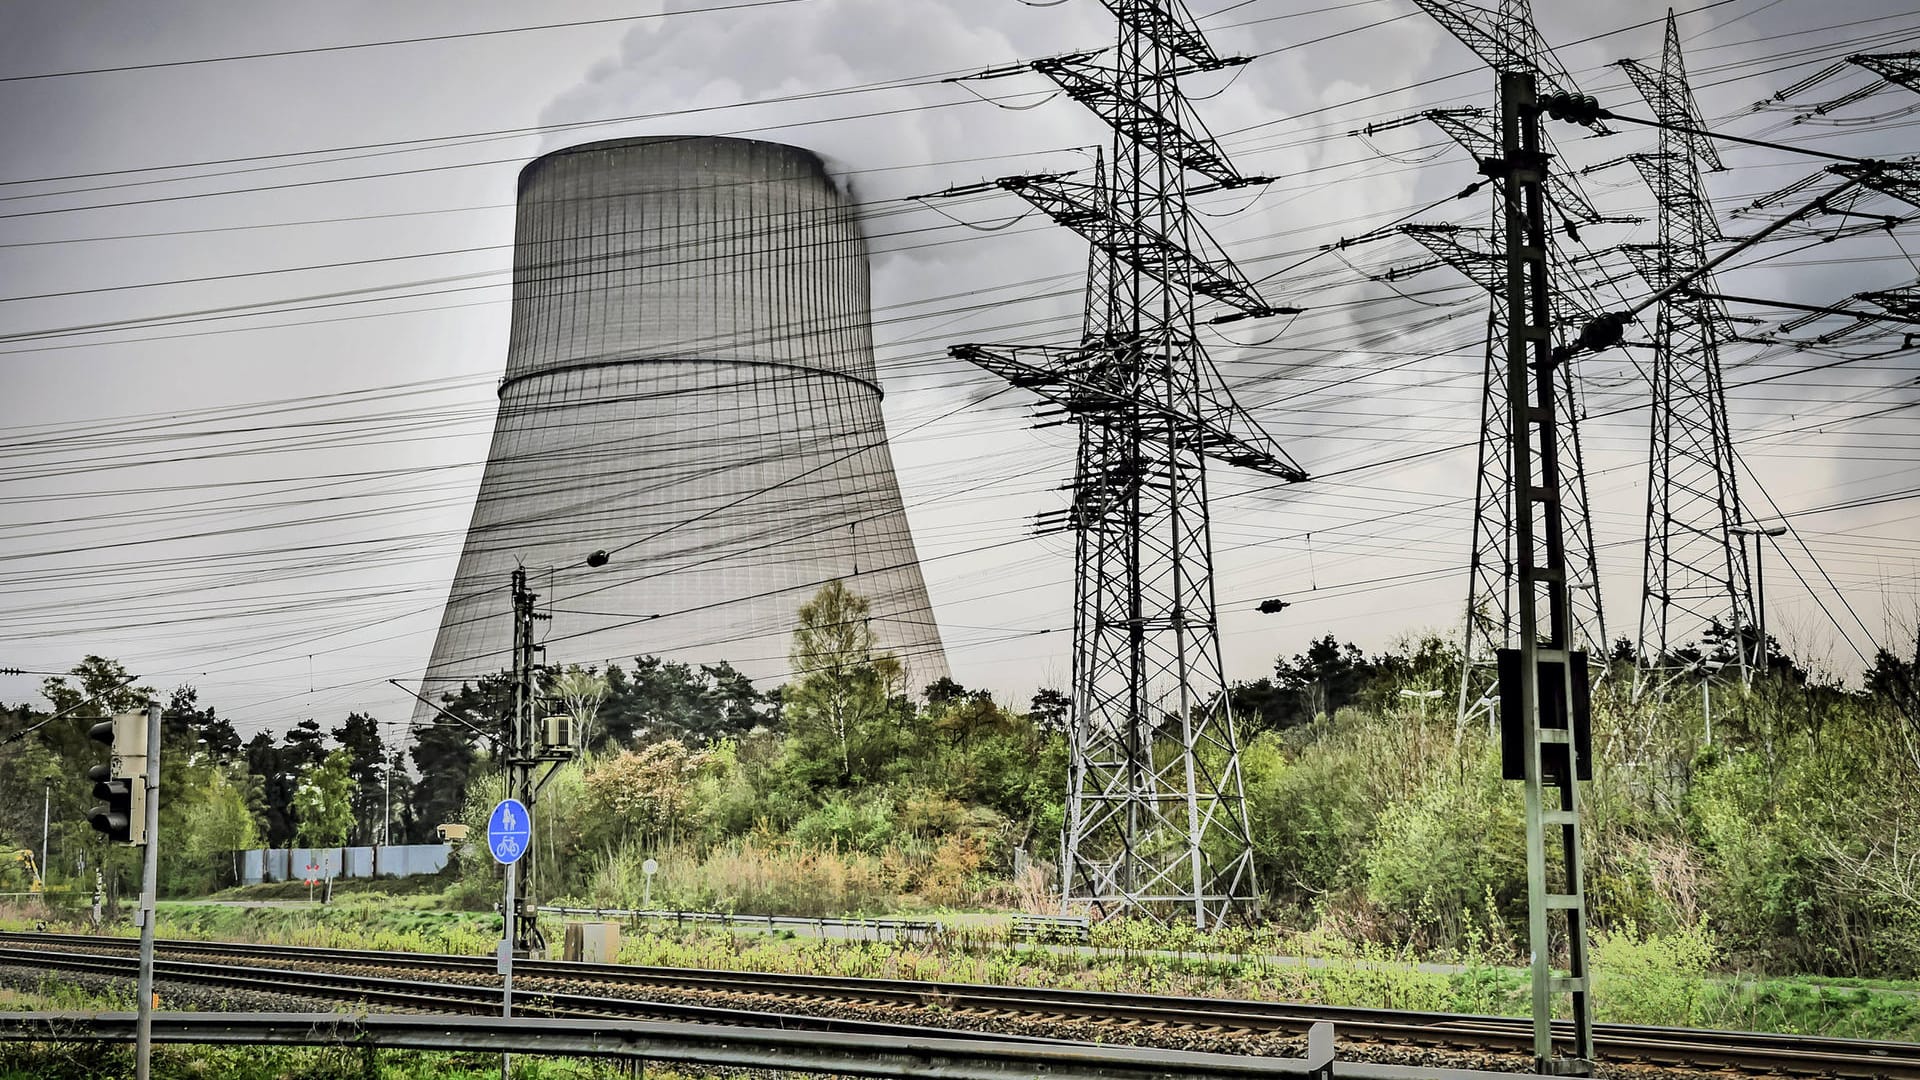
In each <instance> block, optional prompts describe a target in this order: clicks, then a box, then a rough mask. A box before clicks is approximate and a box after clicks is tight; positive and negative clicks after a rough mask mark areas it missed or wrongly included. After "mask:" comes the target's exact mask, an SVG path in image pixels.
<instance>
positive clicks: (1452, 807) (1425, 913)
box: [1367, 754, 1527, 941]
mask: <svg viewBox="0 0 1920 1080" xmlns="http://www.w3.org/2000/svg"><path fill="white" fill-rule="evenodd" d="M1469 770H1470V771H1468V772H1467V773H1466V774H1465V775H1463V776H1453V775H1447V774H1441V775H1439V776H1437V777H1435V778H1433V780H1432V781H1431V782H1429V783H1428V784H1426V785H1425V786H1423V787H1422V788H1421V790H1420V791H1419V792H1418V793H1417V794H1415V796H1414V797H1413V798H1412V799H1409V800H1407V801H1405V802H1400V803H1395V804H1393V805H1392V806H1390V807H1389V808H1388V809H1387V810H1386V811H1385V812H1384V813H1383V814H1382V815H1381V816H1380V820H1379V823H1378V829H1377V832H1376V834H1375V837H1374V842H1373V845H1372V847H1371V849H1370V850H1369V851H1368V853H1367V898H1368V899H1369V900H1371V901H1373V902H1374V903H1375V904H1377V905H1379V906H1380V907H1382V908H1384V909H1386V911H1387V912H1390V913H1393V914H1395V915H1397V916H1398V917H1400V918H1403V919H1407V920H1408V921H1409V923H1410V924H1412V925H1416V926H1418V925H1422V924H1424V925H1425V926H1426V927H1428V928H1430V929H1431V930H1432V931H1434V933H1435V937H1436V938H1437V939H1439V940H1443V941H1452V940H1457V939H1458V938H1459V937H1460V936H1461V935H1462V934H1463V933H1464V932H1465V931H1467V930H1468V929H1469V928H1482V929H1487V927H1486V915H1487V912H1486V908H1487V904H1486V901H1487V899H1488V898H1489V897H1491V898H1492V906H1493V907H1494V909H1495V910H1496V911H1498V912H1499V913H1500V914H1501V915H1504V916H1508V917H1521V916H1524V912H1525V905H1526V880H1527V878H1526V854H1525V846H1524V844H1523V840H1524V838H1525V835H1526V819H1525V815H1524V813H1523V810H1522V807H1521V805H1520V793H1519V791H1518V790H1516V787H1515V785H1512V784H1507V783H1505V782H1503V781H1502V780H1501V779H1500V773H1499V763H1498V761H1497V760H1495V759H1494V758H1493V755H1491V754H1488V755H1486V756H1485V757H1483V758H1482V759H1481V760H1479V761H1476V762H1471V763H1469Z"/></svg>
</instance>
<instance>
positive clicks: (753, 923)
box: [540, 904, 946, 941]
mask: <svg viewBox="0 0 1920 1080" xmlns="http://www.w3.org/2000/svg"><path fill="white" fill-rule="evenodd" d="M540 911H541V913H542V914H547V915H571V916H576V917H584V918H594V919H619V920H622V921H624V922H641V921H653V922H670V923H673V924H674V925H676V926H698V925H709V926H728V927H743V928H746V929H765V930H779V929H783V928H784V929H795V930H799V929H811V930H813V931H815V932H816V933H818V934H819V935H820V936H822V937H825V936H827V935H826V932H827V931H828V930H829V929H832V930H838V931H840V934H841V936H843V937H848V938H863V939H866V940H870V941H925V940H927V939H929V938H937V937H940V936H941V935H943V934H945V933H946V927H945V926H944V925H943V924H941V923H939V922H935V921H934V920H932V919H840V918H807V917H805V916H800V915H741V914H736V913H733V912H726V911H666V910H658V909H647V910H641V909H635V908H578V907H556V906H551V905H545V904H543V905H541V907H540Z"/></svg>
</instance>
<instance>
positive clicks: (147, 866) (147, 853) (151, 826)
mask: <svg viewBox="0 0 1920 1080" xmlns="http://www.w3.org/2000/svg"><path fill="white" fill-rule="evenodd" d="M146 764H147V776H146V783H147V792H146V829H145V833H144V838H145V841H146V842H145V843H144V844H142V845H141V854H140V908H139V912H138V914H137V916H136V918H137V919H138V920H139V923H140V975H139V977H138V978H137V979H136V980H135V982H134V986H135V990H134V993H135V994H136V995H137V997H138V1000H137V1001H136V1002H135V1003H134V1007H135V1009H136V1014H135V1015H136V1019H135V1021H134V1024H135V1027H134V1050H133V1070H134V1080H148V1076H149V1075H150V1073H151V1072H152V1067H153V1062H152V1058H153V912H154V899H155V896H154V894H155V893H156V892H157V891H158V890H159V887H160V706H159V705H158V704H157V703H149V704H148V705H147V762H146Z"/></svg>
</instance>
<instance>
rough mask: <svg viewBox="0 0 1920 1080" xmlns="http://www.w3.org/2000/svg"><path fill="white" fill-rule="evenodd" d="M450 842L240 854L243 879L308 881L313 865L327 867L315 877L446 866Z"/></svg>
mask: <svg viewBox="0 0 1920 1080" xmlns="http://www.w3.org/2000/svg"><path fill="white" fill-rule="evenodd" d="M452 853H453V847H452V845H450V844H388V845H387V846H385V847H344V848H319V849H313V848H300V847H297V848H267V849H264V850H263V849H255V850H253V851H243V852H241V853H240V882H241V884H243V885H258V884H260V883H261V882H263V881H304V880H305V879H306V877H307V867H308V866H309V865H312V866H319V867H324V868H325V869H324V870H321V871H317V872H316V873H315V875H314V876H316V877H319V878H322V879H324V878H326V877H336V878H342V877H348V878H370V877H412V876H414V875H416V874H433V873H438V872H439V871H441V870H444V869H446V866H447V858H448V856H450V855H451V854H452Z"/></svg>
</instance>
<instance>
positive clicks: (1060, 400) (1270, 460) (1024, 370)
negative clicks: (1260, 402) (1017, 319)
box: [948, 344, 1307, 483]
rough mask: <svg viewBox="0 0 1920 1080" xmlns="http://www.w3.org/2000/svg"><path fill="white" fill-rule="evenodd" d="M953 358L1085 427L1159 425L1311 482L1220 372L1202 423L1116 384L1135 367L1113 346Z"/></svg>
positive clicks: (1246, 463) (955, 350)
mask: <svg viewBox="0 0 1920 1080" xmlns="http://www.w3.org/2000/svg"><path fill="white" fill-rule="evenodd" d="M948 353H949V355H951V356H953V357H954V358H955V359H957V360H965V361H968V362H969V363H973V364H978V365H979V366H980V367H982V368H985V369H986V370H988V371H991V372H993V373H994V374H995V375H998V376H1000V377H1001V378H1003V379H1005V380H1007V381H1008V382H1009V383H1012V384H1013V385H1014V386H1017V387H1020V388H1022V389H1025V390H1031V391H1033V392H1034V393H1036V394H1039V395H1040V396H1041V397H1042V398H1044V399H1046V400H1047V401H1049V402H1052V403H1053V404H1055V405H1058V406H1060V407H1061V408H1063V409H1065V410H1066V411H1067V412H1068V414H1069V415H1071V416H1073V417H1074V418H1075V419H1076V420H1079V421H1081V422H1083V423H1095V424H1098V423H1106V422H1108V418H1117V417H1126V418H1128V420H1129V421H1130V422H1135V423H1140V422H1144V423H1147V424H1150V425H1152V424H1154V423H1155V421H1158V424H1157V426H1158V427H1159V428H1161V429H1162V430H1172V429H1178V430H1180V431H1182V432H1183V433H1186V434H1185V437H1187V438H1189V439H1191V441H1192V443H1193V445H1194V446H1195V447H1196V448H1197V449H1198V450H1199V451H1200V452H1201V453H1203V454H1206V455H1207V456H1209V457H1212V458H1214V459H1216V460H1219V461H1222V462H1225V463H1226V464H1229V465H1236V466H1239V467H1240V468H1243V469H1251V470H1253V471H1255V472H1259V473H1264V474H1266V475H1268V476H1274V477H1278V478H1280V479H1282V480H1286V481H1289V482H1296V483H1297V482H1299V481H1302V480H1305V479H1307V473H1306V470H1304V469H1302V468H1301V467H1300V466H1299V465H1298V464H1297V463H1296V462H1294V460H1293V459H1292V458H1291V457H1290V456H1288V454H1287V453H1286V451H1285V450H1283V449H1281V448H1280V445H1279V443H1278V442H1276V441H1275V440H1274V439H1273V437H1272V436H1270V435H1268V434H1267V433H1266V432H1265V431H1263V430H1261V429H1260V427H1259V425H1258V424H1257V423H1256V422H1255V421H1254V420H1253V418H1252V417H1251V416H1249V415H1248V414H1247V413H1246V412H1245V410H1243V409H1241V408H1240V406H1239V405H1238V404H1237V403H1235V402H1234V401H1233V399H1232V394H1231V391H1229V390H1228V389H1227V388H1226V386H1225V385H1224V384H1221V383H1219V382H1218V381H1217V380H1218V375H1217V373H1212V374H1213V380H1211V381H1213V383H1214V385H1212V386H1209V387H1208V388H1207V390H1206V394H1207V395H1208V396H1210V397H1212V398H1213V399H1214V400H1215V401H1218V402H1220V404H1219V405H1218V406H1217V407H1215V408H1211V409H1208V410H1207V413H1208V415H1204V416H1200V415H1192V414H1188V413H1183V412H1177V411H1175V410H1173V409H1169V408H1167V407H1165V406H1163V405H1159V404H1157V403H1155V402H1151V401H1147V400H1143V399H1142V398H1140V397H1139V396H1138V387H1137V385H1136V384H1135V383H1134V382H1133V381H1132V380H1130V379H1123V380H1114V379H1112V378H1111V376H1110V375H1109V372H1111V371H1114V370H1122V371H1127V370H1131V368H1130V367H1129V366H1128V365H1124V364H1118V365H1117V364H1114V363H1112V360H1113V357H1114V350H1113V349H1112V348H1110V347H1107V346H1101V345H1094V346H1080V347H1069V346H1047V345H1011V346H993V345H973V344H969V345H955V346H953V347H952V348H951V349H949V350H948ZM1209 371H1210V373H1211V365H1209ZM1143 414H1144V415H1143Z"/></svg>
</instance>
